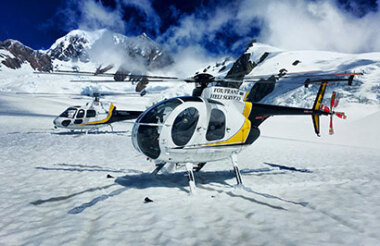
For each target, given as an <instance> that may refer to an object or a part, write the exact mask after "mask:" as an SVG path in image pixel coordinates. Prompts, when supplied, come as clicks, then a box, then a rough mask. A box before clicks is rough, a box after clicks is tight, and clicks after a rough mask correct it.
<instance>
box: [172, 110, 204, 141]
mask: <svg viewBox="0 0 380 246" xmlns="http://www.w3.org/2000/svg"><path fill="white" fill-rule="evenodd" d="M198 119H199V113H198V110H197V109H196V108H194V107H191V108H187V109H185V110H184V111H182V112H181V113H180V114H179V115H178V116H177V118H176V119H175V121H174V124H173V127H172V139H173V142H174V143H175V144H176V145H178V146H183V145H185V144H187V143H188V142H189V141H190V139H191V137H192V136H193V134H194V131H195V128H196V126H197V123H198Z"/></svg>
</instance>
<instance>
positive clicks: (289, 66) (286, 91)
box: [198, 42, 380, 106]
mask: <svg viewBox="0 0 380 246" xmlns="http://www.w3.org/2000/svg"><path fill="white" fill-rule="evenodd" d="M221 64H225V65H224V66H222V67H221ZM221 68H223V69H221ZM305 71H318V72H321V73H341V72H346V71H347V72H348V71H350V72H354V71H355V72H362V73H363V75H362V76H356V77H355V80H354V83H353V85H354V86H348V85H346V84H342V83H341V84H339V85H330V86H329V87H328V89H327V95H328V96H329V95H330V94H331V91H332V90H334V91H337V92H338V93H339V94H340V96H341V97H342V103H349V102H357V103H369V104H380V79H379V78H380V52H374V53H363V54H342V53H336V52H327V51H314V50H304V51H286V50H281V49H279V48H276V47H272V46H269V45H266V44H261V43H256V42H252V43H251V44H250V45H249V47H248V48H247V49H246V51H245V52H244V53H243V54H242V55H241V56H240V57H239V58H238V59H237V60H236V61H235V62H231V61H230V62H225V61H222V62H218V63H216V64H215V65H210V66H208V67H207V68H205V69H204V70H200V71H198V72H207V73H211V74H213V75H214V76H216V77H221V78H223V77H226V78H237V79H239V78H242V77H244V76H256V75H269V74H279V73H281V72H288V73H293V72H305ZM318 72H317V73H318ZM266 77H268V76H266ZM304 81H305V78H298V79H295V78H282V79H280V80H279V83H277V84H276V85H275V86H274V88H273V91H271V93H269V94H265V95H263V96H262V97H260V96H259V99H260V100H258V101H261V102H264V103H273V104H284V105H292V106H311V104H312V103H313V101H314V99H315V95H316V93H317V90H318V86H311V87H309V88H304V87H303V82H304ZM242 87H243V88H247V89H250V88H252V87H253V88H255V86H254V85H253V84H243V85H242ZM264 96H265V97H264Z"/></svg>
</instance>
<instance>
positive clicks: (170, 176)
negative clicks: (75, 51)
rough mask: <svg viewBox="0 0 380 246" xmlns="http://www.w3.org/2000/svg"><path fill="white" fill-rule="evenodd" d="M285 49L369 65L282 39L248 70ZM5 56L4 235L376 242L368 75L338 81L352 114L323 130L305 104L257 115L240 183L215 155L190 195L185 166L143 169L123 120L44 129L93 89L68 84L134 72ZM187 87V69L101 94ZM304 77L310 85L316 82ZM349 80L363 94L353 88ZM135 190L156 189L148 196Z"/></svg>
mask: <svg viewBox="0 0 380 246" xmlns="http://www.w3.org/2000/svg"><path fill="white" fill-rule="evenodd" d="M295 58H298V59H299V60H301V63H300V64H299V65H300V67H298V66H296V67H295V68H294V70H292V71H297V70H296V69H299V70H301V69H302V70H303V69H315V66H317V65H319V66H320V67H318V68H320V69H322V68H323V69H331V68H332V67H333V66H334V65H335V66H336V65H337V64H348V65H347V67H357V68H362V69H364V70H366V71H368V73H366V74H365V75H364V76H363V77H362V78H361V79H360V80H361V81H362V82H363V84H361V85H360V88H365V87H363V85H367V84H368V83H374V82H377V78H378V76H377V75H379V72H378V64H379V62H378V61H379V60H380V59H379V54H377V53H372V54H360V55H347V54H336V53H323V52H321V53H319V52H312V51H310V52H306V53H303V52H299V51H297V52H290V51H289V52H288V53H287V55H285V54H283V55H282V53H279V54H277V55H276V56H273V57H271V58H270V59H269V58H268V60H267V61H265V62H264V63H262V64H260V65H259V66H258V67H257V68H258V70H257V74H267V73H272V72H277V71H278V70H277V68H282V67H283V66H280V65H281V64H280V65H279V66H278V67H276V66H277V65H276V64H277V63H278V62H281V63H282V62H285V61H286V62H288V63H287V64H289V66H288V67H287V68H289V67H291V66H292V65H291V63H292V62H293V59H295ZM322 58H325V59H326V62H325V63H322V62H321V61H322ZM276 59H277V61H276ZM364 60H371V61H374V63H370V62H364ZM355 62H357V65H355V66H353V65H350V64H353V63H355ZM267 63H268V65H266V64H267ZM66 64H67V63H66ZM282 64H285V63H282ZM62 65H64V64H63V63H62ZM226 65H230V63H228V64H226ZM301 65H302V66H301ZM271 66H273V67H275V68H273V67H271ZM1 69H2V71H1V73H0V153H1V155H0V163H1V165H0V180H1V181H2V189H1V190H0V218H1V219H0V245H52V244H54V245H147V244H149V245H151V244H153V245H178V244H186V245H204V244H207V245H210V244H211V245H235V244H239V245H379V243H380V236H379V234H378V231H379V228H380V193H379V190H380V179H379V176H380V163H379V160H380V152H379V150H380V144H379V139H380V129H379V127H378V122H379V120H380V108H379V103H378V100H379V97H378V95H379V91H378V89H377V90H375V89H374V88H372V86H368V88H369V89H363V90H358V91H352V92H350V93H351V94H347V95H346V96H347V97H346V99H345V100H343V101H342V104H341V105H340V107H339V108H338V110H341V111H345V112H346V114H347V115H348V118H347V119H346V120H340V119H338V118H336V119H334V126H335V132H336V134H335V135H334V136H329V135H328V118H327V117H322V118H321V127H322V129H321V135H322V137H320V138H319V137H317V136H315V134H314V130H313V127H312V123H311V119H310V117H302V116H299V117H271V118H269V119H268V120H267V121H265V122H264V123H263V124H262V125H261V126H260V130H261V137H260V138H259V139H258V140H257V141H256V142H255V143H254V144H252V145H251V146H249V147H247V148H246V149H245V150H244V151H243V152H241V153H240V154H239V155H238V162H239V167H240V169H241V171H242V178H243V183H244V187H243V188H242V187H236V186H235V183H236V181H235V177H234V175H233V172H231V169H232V165H231V163H229V162H228V161H227V160H226V161H218V162H212V163H208V164H207V165H206V166H205V168H204V169H202V171H201V172H199V173H196V174H195V179H196V183H197V194H195V195H189V188H188V182H187V178H186V177H185V175H184V170H185V169H184V167H167V171H168V172H167V173H163V174H160V175H158V176H156V177H153V176H151V175H150V174H149V173H150V172H151V171H152V170H153V168H154V164H153V163H152V162H150V161H147V160H146V158H145V156H143V155H141V154H140V153H138V152H137V151H136V150H135V149H134V148H133V146H132V143H131V136H130V134H131V128H132V122H119V123H115V124H113V126H114V131H113V132H111V129H110V128H103V129H101V130H100V132H99V133H98V134H95V133H90V134H88V135H85V134H77V133H70V132H66V131H58V130H55V129H53V123H52V121H53V119H54V117H55V116H57V115H58V114H60V113H61V112H62V111H63V110H65V109H66V108H67V107H68V106H71V105H83V104H85V103H86V102H88V101H90V100H91V99H89V98H88V97H85V96H74V95H71V94H70V93H81V92H83V91H84V90H91V89H93V86H97V87H98V88H99V89H100V90H102V91H113V92H115V91H117V92H133V91H134V86H133V85H130V84H127V83H125V84H123V83H121V84H116V85H115V83H112V84H110V85H107V84H98V85H94V84H90V83H71V82H69V81H70V80H71V79H76V77H75V76H72V77H70V76H67V77H63V76H62V77H54V76H44V75H37V74H32V70H31V69H30V67H29V66H24V65H23V66H22V68H20V69H18V70H11V69H8V68H4V67H1ZM271 69H272V70H271ZM255 70H256V68H255ZM255 70H254V71H255ZM288 70H289V72H290V71H291V70H290V69H288ZM255 73H256V72H255ZM253 75H254V74H253ZM191 89H192V85H189V84H187V83H177V84H174V85H173V84H171V83H165V84H155V83H150V84H149V86H148V94H147V95H146V96H144V97H139V96H135V95H134V96H123V97H116V96H115V97H108V98H106V99H103V100H107V101H112V102H113V103H114V104H115V106H117V108H118V109H125V110H127V109H130V110H133V109H138V110H143V109H145V108H146V107H148V106H150V105H151V104H152V103H154V102H156V101H158V100H161V99H162V98H164V97H171V96H176V95H183V94H187V95H189V94H190V93H191ZM280 89H281V88H279V89H276V91H274V93H273V95H274V96H273V97H272V99H271V100H273V102H277V103H280V104H281V103H284V104H286V103H288V100H289V97H291V100H290V102H291V103H293V104H296V105H297V106H302V105H300V104H307V102H305V101H304V100H309V97H308V96H305V97H304V94H303V93H300V90H306V89H303V88H300V89H295V90H290V89H289V88H285V89H286V90H285V89H284V90H280ZM309 90H310V92H306V91H305V93H309V94H310V97H311V96H313V97H314V96H315V91H313V90H315V89H313V88H309ZM22 92H24V93H25V94H23V93H22ZM30 93H36V94H30ZM42 93H47V94H42ZM281 93H282V94H281ZM283 93H285V94H283ZM359 93H362V94H364V95H363V96H364V97H365V98H367V97H368V99H370V100H368V101H366V102H367V103H364V101H361V102H358V101H357V100H351V99H350V96H352V95H353V96H354V97H357V96H358V95H359ZM309 94H307V95H309ZM305 95H306V94H305ZM266 100H270V99H266ZM164 171H165V170H164ZM108 174H109V175H111V176H112V177H113V178H107V175H108ZM145 197H149V198H150V199H152V200H153V202H151V203H144V199H145Z"/></svg>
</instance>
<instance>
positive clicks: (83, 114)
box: [53, 92, 142, 133]
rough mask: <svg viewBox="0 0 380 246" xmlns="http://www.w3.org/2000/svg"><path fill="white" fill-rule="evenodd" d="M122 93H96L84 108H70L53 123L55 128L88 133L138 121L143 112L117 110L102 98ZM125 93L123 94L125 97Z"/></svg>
mask: <svg viewBox="0 0 380 246" xmlns="http://www.w3.org/2000/svg"><path fill="white" fill-rule="evenodd" d="M119 94H120V93H104V92H103V93H99V92H94V93H92V95H91V96H93V97H94V100H93V101H92V102H88V103H86V104H85V105H82V106H70V107H68V108H67V109H66V110H65V111H63V112H62V113H61V114H60V115H59V116H58V117H56V118H55V119H54V121H53V124H54V128H63V129H68V130H71V131H75V130H81V131H85V132H86V133H88V131H91V130H97V129H99V128H101V127H105V126H110V127H111V129H112V130H113V128H112V125H111V124H112V123H114V122H118V121H124V120H133V119H136V118H137V117H138V116H139V115H140V114H141V113H142V111H125V110H117V109H116V107H115V105H114V104H113V103H103V102H101V101H100V97H102V96H107V95H119ZM124 94H125V93H123V95H124Z"/></svg>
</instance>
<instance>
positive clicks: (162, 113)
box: [139, 98, 182, 123]
mask: <svg viewBox="0 0 380 246" xmlns="http://www.w3.org/2000/svg"><path fill="white" fill-rule="evenodd" d="M181 103H182V102H181V101H180V100H178V99H177V98H173V99H170V100H166V101H163V102H161V103H159V104H157V105H155V106H153V107H152V108H151V109H150V110H149V111H148V112H147V113H145V114H144V115H142V118H141V119H140V121H139V122H140V123H164V122H165V120H166V118H167V117H168V116H169V114H170V113H171V112H172V111H173V110H174V109H175V108H176V107H177V106H178V105H180V104H181Z"/></svg>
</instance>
